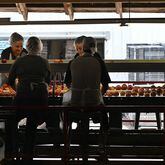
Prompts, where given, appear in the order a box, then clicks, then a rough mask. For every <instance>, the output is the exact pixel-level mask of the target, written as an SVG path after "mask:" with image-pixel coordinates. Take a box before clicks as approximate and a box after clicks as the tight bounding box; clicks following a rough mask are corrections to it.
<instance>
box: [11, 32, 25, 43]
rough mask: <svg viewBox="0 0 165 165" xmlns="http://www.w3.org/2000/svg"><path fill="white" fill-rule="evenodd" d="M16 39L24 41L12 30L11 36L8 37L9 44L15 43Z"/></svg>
mask: <svg viewBox="0 0 165 165" xmlns="http://www.w3.org/2000/svg"><path fill="white" fill-rule="evenodd" d="M17 41H24V39H23V37H22V36H21V35H20V34H19V33H17V32H14V33H12V34H11V36H10V38H9V42H10V45H13V43H15V42H17Z"/></svg>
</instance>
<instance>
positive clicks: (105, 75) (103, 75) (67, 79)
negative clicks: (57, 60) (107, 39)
mask: <svg viewBox="0 0 165 165" xmlns="http://www.w3.org/2000/svg"><path fill="white" fill-rule="evenodd" d="M78 56H79V55H78V54H76V55H75V56H74V59H75V58H77V57H78ZM93 57H94V58H96V59H97V60H98V61H99V63H100V65H101V84H102V85H103V93H104V92H105V91H106V90H107V89H108V83H110V82H111V79H110V77H109V74H108V71H107V68H106V65H105V63H104V61H103V60H102V58H101V56H100V55H99V53H97V52H96V53H95V54H93ZM74 59H73V60H74ZM73 60H71V61H69V63H68V67H67V70H66V75H65V79H64V83H65V84H66V85H67V86H68V87H70V86H71V82H72V75H71V70H70V66H71V63H72V61H73Z"/></svg>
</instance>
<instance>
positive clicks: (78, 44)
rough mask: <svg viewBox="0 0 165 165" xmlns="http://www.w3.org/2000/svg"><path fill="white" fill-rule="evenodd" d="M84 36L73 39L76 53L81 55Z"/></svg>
mask: <svg viewBox="0 0 165 165" xmlns="http://www.w3.org/2000/svg"><path fill="white" fill-rule="evenodd" d="M84 38H85V36H80V37H77V38H76V39H75V41H74V46H75V49H76V51H77V53H78V54H79V55H80V56H81V55H82V54H83V40H84Z"/></svg>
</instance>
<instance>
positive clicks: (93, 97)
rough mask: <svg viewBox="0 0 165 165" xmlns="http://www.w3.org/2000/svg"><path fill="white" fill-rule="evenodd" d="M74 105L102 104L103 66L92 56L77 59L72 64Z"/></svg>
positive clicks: (72, 98)
mask: <svg viewBox="0 0 165 165" xmlns="http://www.w3.org/2000/svg"><path fill="white" fill-rule="evenodd" d="M71 75H72V88H71V89H72V96H71V104H72V105H98V104H100V103H101V99H100V97H101V94H100V81H101V66H100V63H99V62H98V60H97V59H96V58H94V57H92V56H90V54H85V55H84V56H80V57H77V58H76V59H74V60H73V62H72V63H71Z"/></svg>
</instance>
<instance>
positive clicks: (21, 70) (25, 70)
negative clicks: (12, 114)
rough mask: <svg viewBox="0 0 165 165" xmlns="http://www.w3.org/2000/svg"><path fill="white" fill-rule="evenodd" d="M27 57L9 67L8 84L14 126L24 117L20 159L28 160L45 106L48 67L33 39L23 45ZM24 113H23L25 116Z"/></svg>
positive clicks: (46, 101)
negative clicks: (14, 111)
mask: <svg viewBox="0 0 165 165" xmlns="http://www.w3.org/2000/svg"><path fill="white" fill-rule="evenodd" d="M27 50H28V55H27V56H23V57H20V58H18V59H17V60H16V61H15V62H14V64H13V65H12V67H11V69H10V72H9V77H8V84H9V85H11V86H14V85H15V80H16V78H18V84H17V87H16V97H15V104H16V106H17V114H16V116H17V119H16V120H17V122H18V121H19V120H20V119H22V118H24V117H27V123H26V133H25V143H24V146H23V153H24V156H23V159H24V160H32V158H33V146H34V143H35V133H36V128H37V126H38V125H39V124H41V123H42V122H44V120H46V119H45V110H47V105H48V90H47V84H49V82H50V66H49V64H48V61H47V60H46V59H44V58H42V57H41V56H39V55H40V52H41V50H42V42H41V40H40V39H39V38H37V37H30V38H29V39H28V41H27ZM25 112H26V113H25Z"/></svg>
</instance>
